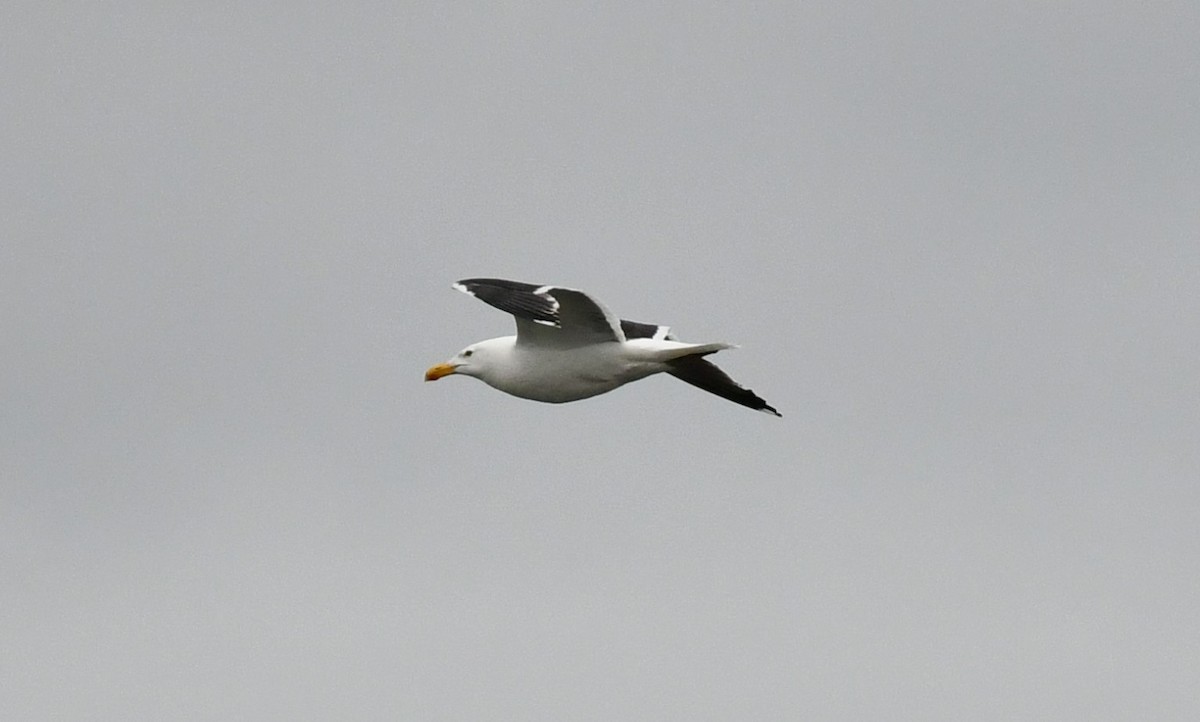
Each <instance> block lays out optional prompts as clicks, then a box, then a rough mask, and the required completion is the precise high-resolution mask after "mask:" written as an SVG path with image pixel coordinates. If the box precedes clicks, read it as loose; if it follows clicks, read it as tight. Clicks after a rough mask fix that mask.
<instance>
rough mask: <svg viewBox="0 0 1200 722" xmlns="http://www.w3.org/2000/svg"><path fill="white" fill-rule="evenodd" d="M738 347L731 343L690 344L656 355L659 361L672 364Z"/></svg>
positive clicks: (656, 352)
mask: <svg viewBox="0 0 1200 722" xmlns="http://www.w3.org/2000/svg"><path fill="white" fill-rule="evenodd" d="M731 348H737V346H735V345H733V344H731V343H689V344H679V343H677V344H674V345H673V347H672V348H664V349H658V350H657V351H655V355H656V357H657V359H658V360H659V361H662V362H665V363H671V362H673V361H677V360H679V359H685V358H700V357H701V356H707V355H709V354H713V353H716V352H718V351H727V350H729V349H731Z"/></svg>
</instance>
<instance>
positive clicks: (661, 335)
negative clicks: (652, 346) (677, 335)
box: [654, 326, 671, 341]
mask: <svg viewBox="0 0 1200 722" xmlns="http://www.w3.org/2000/svg"><path fill="white" fill-rule="evenodd" d="M670 335H671V327H670V326H659V327H658V330H657V331H655V332H654V340H655V341H663V340H666V339H667V338H668V337H670Z"/></svg>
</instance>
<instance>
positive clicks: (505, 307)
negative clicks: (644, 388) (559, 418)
mask: <svg viewBox="0 0 1200 722" xmlns="http://www.w3.org/2000/svg"><path fill="white" fill-rule="evenodd" d="M453 287H454V288H455V289H457V290H459V291H462V292H463V293H466V294H469V295H471V296H474V297H475V298H478V299H479V300H480V301H483V302H484V303H487V304H490V305H492V306H495V307H496V308H498V309H500V310H501V311H506V312H508V313H511V314H512V315H513V316H514V317H515V318H516V321H517V335H516V336H502V337H500V338H492V339H488V340H486V341H480V342H478V343H473V344H471V345H470V346H467V347H466V348H464V349H463V350H462V351H459V352H458V353H457V354H455V356H454V357H453V358H451V359H450V360H449V361H447V362H445V363H441V364H438V365H436V366H433V367H431V368H430V369H429V370H428V371H426V372H425V380H426V381H436V380H438V379H440V378H442V377H443V376H449V375H450V374H462V375H463V376H474V377H475V378H477V379H479V380H481V381H483V382H484V383H486V384H487V385H489V386H491V387H493V388H496V389H499V390H501V391H503V392H505V393H508V394H512V395H513V396H519V397H521V398H523V399H532V400H534V401H545V402H547V403H552V404H560V403H564V402H567V401H578V400H579V399H586V398H588V397H591V396H596V395H597V394H602V393H605V392H607V391H612V390H613V389H615V388H617V387H618V386H622V385H624V384H627V383H629V382H630V381H637V380H638V379H644V378H646V377H647V376H650V375H652V374H657V373H664V372H665V373H668V374H671V375H672V376H674V377H675V378H677V379H680V380H681V381H686V382H688V383H689V384H691V385H693V386H695V387H697V388H700V389H704V390H705V391H708V392H709V393H713V394H716V395H717V396H720V397H721V398H723V399H729V400H730V401H732V402H734V403H735V404H741V405H742V406H748V407H749V408H751V409H754V410H755V411H762V412H764V413H768V414H774V415H776V416H782V414H780V413H779V412H778V411H776V410H775V409H774V408H773V407H772V406H771V405H770V404H768V403H767V402H766V401H764V400H763V399H762V398H760V397H759V396H758V395H757V394H755V393H754V392H753V391H751V390H750V389H747V388H744V387H743V386H741V385H739V384H738V383H737V382H736V381H734V380H733V379H731V378H729V376H727V375H726V374H725V372H724V371H722V370H721V369H719V368H717V367H716V366H714V365H713V364H712V363H710V362H709V361H708V360H706V359H705V358H704V357H705V356H707V355H709V354H713V353H716V352H717V351H723V350H725V349H730V348H735V347H734V346H733V345H731V344H727V343H700V344H696V343H683V342H681V341H678V340H677V339H676V338H675V337H674V336H673V335H672V334H671V332H670V331H671V330H670V328H668V327H667V326H657V325H655V324H651V323H637V322H636V321H624V320H618V319H617V317H616V316H613V315H612V313H610V312H609V310H608V309H607V308H605V307H604V306H603V305H601V304H600V302H599V301H597V300H596V299H594V298H592V297H591V296H589V295H587V294H586V293H584V292H583V291H577V290H575V289H573V288H563V287H561V286H539V285H536V284H533V283H520V282H518V281H505V280H501V279H499V278H468V279H465V280H462V281H459V282H458V283H455V284H454V286H453Z"/></svg>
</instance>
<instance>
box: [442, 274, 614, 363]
mask: <svg viewBox="0 0 1200 722" xmlns="http://www.w3.org/2000/svg"><path fill="white" fill-rule="evenodd" d="M454 288H456V289H458V290H459V291H462V292H463V293H466V294H469V295H472V296H474V297H475V298H478V299H479V300H480V301H483V302H484V303H486V304H488V305H491V306H495V307H496V308H498V309H500V310H501V311H505V312H507V313H511V314H512V315H513V317H514V318H515V319H516V321H517V343H521V344H537V345H541V346H586V345H590V344H596V343H606V342H613V341H618V342H620V341H624V340H625V335H624V333H622V331H621V326H620V324H619V322H618V321H617V319H616V318H615V317H614V316H613V315H612V314H611V313H609V311H608V309H606V308H604V306H602V305H601V304H600V303H599V302H598V301H596V300H595V299H594V298H592V297H591V296H589V295H587V294H586V293H584V292H583V291H577V290H575V289H573V288H562V287H560V286H537V285H534V284H532V283H521V282H520V281H506V280H503V279H500V278H467V279H464V280H461V281H459V282H458V283H455V284H454Z"/></svg>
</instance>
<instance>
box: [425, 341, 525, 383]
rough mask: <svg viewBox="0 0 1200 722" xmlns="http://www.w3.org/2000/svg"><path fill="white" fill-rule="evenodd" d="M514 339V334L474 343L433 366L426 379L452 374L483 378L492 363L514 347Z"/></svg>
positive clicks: (426, 373) (435, 378)
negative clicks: (447, 359)
mask: <svg viewBox="0 0 1200 722" xmlns="http://www.w3.org/2000/svg"><path fill="white" fill-rule="evenodd" d="M513 340H514V339H513V337H512V336H506V337H503V338H490V339H488V340H487V341H480V342H479V343H473V344H471V345H470V346H467V347H466V348H464V349H463V350H462V351H459V352H458V353H456V354H454V357H453V358H451V359H450V360H449V361H446V362H445V363H440V364H437V365H436V366H431V367H430V368H429V370H428V371H426V372H425V380H426V381H437V380H438V379H440V378H442V377H443V376H449V375H450V374H462V375H463V376H474V377H476V378H481V377H483V376H484V374H486V373H487V369H488V368H489V366H490V364H491V363H495V362H496V359H497V357H498V356H499V355H500V354H502V353H504V352H505V350H506V349H509V348H512V344H513Z"/></svg>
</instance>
